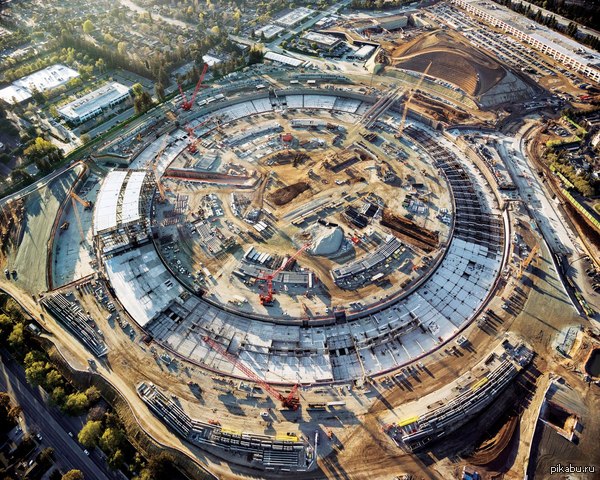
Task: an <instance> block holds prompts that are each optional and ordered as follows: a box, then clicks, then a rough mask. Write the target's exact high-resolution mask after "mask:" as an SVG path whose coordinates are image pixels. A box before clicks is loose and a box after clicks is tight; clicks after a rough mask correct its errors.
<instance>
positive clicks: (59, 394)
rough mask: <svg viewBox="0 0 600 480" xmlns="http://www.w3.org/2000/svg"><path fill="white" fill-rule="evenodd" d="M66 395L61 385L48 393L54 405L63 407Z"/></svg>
mask: <svg viewBox="0 0 600 480" xmlns="http://www.w3.org/2000/svg"><path fill="white" fill-rule="evenodd" d="M66 396H67V394H66V392H65V389H64V388H63V387H56V388H55V389H54V390H52V393H51V394H50V399H51V400H52V402H53V403H54V405H57V406H59V407H63V405H64V403H65V398H66Z"/></svg>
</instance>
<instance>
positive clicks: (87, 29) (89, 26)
mask: <svg viewBox="0 0 600 480" xmlns="http://www.w3.org/2000/svg"><path fill="white" fill-rule="evenodd" d="M82 28H83V33H87V34H90V33H92V32H93V31H94V24H93V23H92V21H91V20H90V19H89V18H88V19H87V20H86V21H85V22H83V25H82Z"/></svg>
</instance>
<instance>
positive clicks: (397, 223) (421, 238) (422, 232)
mask: <svg viewBox="0 0 600 480" xmlns="http://www.w3.org/2000/svg"><path fill="white" fill-rule="evenodd" d="M381 224H382V225H383V226H385V227H389V228H391V229H392V230H393V231H394V234H395V235H396V236H398V237H399V238H400V239H401V240H403V241H406V242H408V243H410V244H412V245H415V246H416V247H419V248H421V249H423V250H424V251H426V252H431V251H433V250H434V249H436V248H437V247H438V244H439V234H438V232H432V231H431V230H427V229H426V228H423V227H420V226H419V225H417V224H416V223H415V222H413V221H412V220H408V219H407V218H403V217H399V216H398V215H394V213H392V212H391V211H390V209H389V208H386V209H384V210H383V217H382V219H381Z"/></svg>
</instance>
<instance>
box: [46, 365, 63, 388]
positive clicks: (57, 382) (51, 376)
mask: <svg viewBox="0 0 600 480" xmlns="http://www.w3.org/2000/svg"><path fill="white" fill-rule="evenodd" d="M62 383H63V376H62V375H61V374H60V373H59V372H58V370H55V369H54V368H53V369H51V370H50V371H49V372H48V373H47V374H46V379H45V381H44V386H45V387H46V389H48V390H54V389H55V388H56V387H60V386H61V385H62Z"/></svg>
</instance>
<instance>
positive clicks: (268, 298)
mask: <svg viewBox="0 0 600 480" xmlns="http://www.w3.org/2000/svg"><path fill="white" fill-rule="evenodd" d="M310 246H311V243H310V242H308V243H305V244H304V245H302V247H301V248H300V250H298V251H297V252H296V253H294V254H293V255H292V256H291V257H290V258H288V260H287V262H285V263H284V264H283V265H282V266H281V267H279V268H278V269H277V270H275V271H274V272H273V273H269V274H266V275H263V276H262V277H259V280H264V281H265V284H266V292H265V293H260V294H259V295H258V298H259V299H260V303H261V305H265V306H269V305H271V304H272V303H273V293H274V291H273V279H274V278H275V277H277V275H279V274H280V273H281V272H282V271H283V270H285V269H286V268H287V267H288V265H290V264H291V263H292V262H293V261H294V260H296V258H298V257H299V256H300V255H301V254H302V252H304V251H305V250H306V249H307V248H309V247H310Z"/></svg>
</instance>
